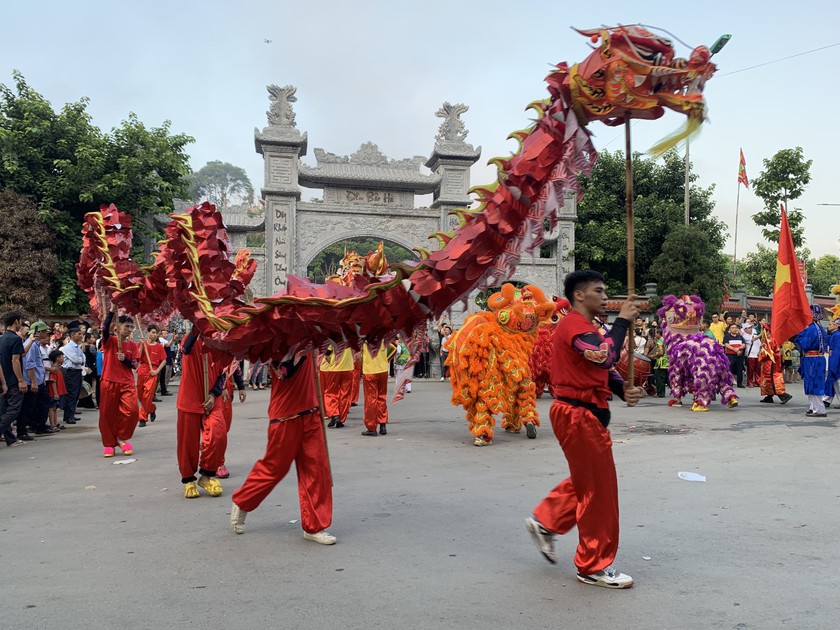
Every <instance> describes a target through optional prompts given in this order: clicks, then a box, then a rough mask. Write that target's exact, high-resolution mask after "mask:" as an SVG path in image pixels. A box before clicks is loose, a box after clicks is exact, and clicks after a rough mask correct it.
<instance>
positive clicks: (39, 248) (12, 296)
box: [0, 190, 58, 317]
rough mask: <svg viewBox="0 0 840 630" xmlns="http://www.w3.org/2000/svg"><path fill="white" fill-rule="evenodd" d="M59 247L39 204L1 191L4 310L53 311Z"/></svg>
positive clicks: (0, 305)
mask: <svg viewBox="0 0 840 630" xmlns="http://www.w3.org/2000/svg"><path fill="white" fill-rule="evenodd" d="M55 248H56V242H55V237H54V236H53V235H52V234H51V233H50V231H49V229H47V226H46V225H45V224H44V223H43V222H42V221H40V220H39V219H38V209H37V208H36V207H35V204H34V203H32V202H31V201H29V199H27V198H26V197H23V196H22V195H18V194H17V193H14V192H12V191H10V190H3V191H0V313H6V312H8V311H11V310H21V311H23V312H24V313H28V314H29V315H30V316H33V317H42V316H43V315H45V314H46V313H47V312H48V311H49V307H50V300H49V292H48V288H49V286H50V283H51V282H52V280H53V276H54V274H55V266H56V264H57V263H58V257H57V256H56V254H55Z"/></svg>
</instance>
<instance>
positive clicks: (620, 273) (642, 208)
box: [575, 151, 726, 294]
mask: <svg viewBox="0 0 840 630" xmlns="http://www.w3.org/2000/svg"><path fill="white" fill-rule="evenodd" d="M689 179H690V181H695V180H696V179H697V175H694V174H691V175H690V177H689ZM633 180H634V194H635V199H634V201H633V213H634V218H635V221H634V232H635V244H636V285H637V286H642V285H643V284H645V283H647V282H658V281H659V279H658V278H657V276H656V274H654V273H653V272H652V265H653V262H654V260H656V258H657V257H658V256H659V255H660V253H661V252H662V245H663V243H664V242H665V238H666V236H667V235H668V234H669V233H670V232H671V230H673V229H674V228H676V227H681V226H683V225H684V216H685V210H684V205H683V204H684V191H685V161H684V159H683V158H682V157H680V156H679V155H678V154H677V153H676V152H675V151H670V152H668V153H667V154H666V155H665V157H664V158H663V160H662V162H657V161H655V160H652V159H647V158H644V157H643V156H642V155H641V154H639V153H636V154H634V155H633ZM581 185H582V187H583V190H584V197H583V199H582V200H581V202H580V204H579V205H578V222H577V224H576V226H575V265H576V267H577V268H578V269H594V270H597V271H600V272H601V273H603V274H604V276H605V277H606V278H607V290H608V291H609V292H610V293H619V294H620V293H623V292H624V291H625V290H626V278H627V221H626V212H625V178H624V154H623V153H622V152H621V151H616V152H614V153H610V152H609V151H604V152H603V153H601V154H600V155H599V157H598V162H597V163H596V165H595V168H594V169H593V171H592V175H591V176H590V177H588V178H587V177H582V178H581ZM713 190H714V187H713V186H710V187H708V188H701V187H699V186H691V187H690V189H689V195H690V200H691V204H690V206H691V207H690V221H691V224H692V225H694V226H696V227H697V228H699V229H700V230H701V231H702V232H703V233H704V234H706V236H707V237H708V239H709V242H710V244H711V246H712V247H713V248H714V249H715V251H716V252H717V251H719V250H720V249H722V248H723V246H724V243H725V241H726V232H725V228H726V226H725V225H724V224H723V223H722V222H721V221H719V220H718V219H717V218H715V217H714V216H712V212H713V210H714V203H713V202H712V192H713ZM693 258H695V256H694V255H692V259H693Z"/></svg>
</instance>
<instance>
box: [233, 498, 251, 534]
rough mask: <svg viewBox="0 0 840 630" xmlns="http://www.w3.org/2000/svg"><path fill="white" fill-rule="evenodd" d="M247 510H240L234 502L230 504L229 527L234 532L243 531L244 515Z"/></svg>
mask: <svg viewBox="0 0 840 630" xmlns="http://www.w3.org/2000/svg"><path fill="white" fill-rule="evenodd" d="M247 514H248V512H246V511H245V510H240V509H239V506H238V505H236V503H231V504H230V529H231V530H232V531H233V533H234V534H244V533H245V516H247Z"/></svg>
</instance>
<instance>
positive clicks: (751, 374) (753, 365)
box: [747, 357, 761, 387]
mask: <svg viewBox="0 0 840 630" xmlns="http://www.w3.org/2000/svg"><path fill="white" fill-rule="evenodd" d="M760 370H761V368H760V367H759V365H758V357H755V358H753V357H747V387H757V386H758V375H759V372H760Z"/></svg>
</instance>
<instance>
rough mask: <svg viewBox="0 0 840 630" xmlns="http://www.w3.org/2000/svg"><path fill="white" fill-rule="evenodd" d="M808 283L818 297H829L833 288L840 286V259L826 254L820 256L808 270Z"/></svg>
mask: <svg viewBox="0 0 840 630" xmlns="http://www.w3.org/2000/svg"><path fill="white" fill-rule="evenodd" d="M808 282H810V283H811V286H812V287H813V288H814V293H815V294H817V295H828V294H829V292H830V291H831V287H832V286H834V285H835V284H840V258H838V257H837V256H832V255H831V254H826V255H825V256H820V257H819V258H817V259H816V260H815V261H814V263H813V268H809V269H808Z"/></svg>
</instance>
